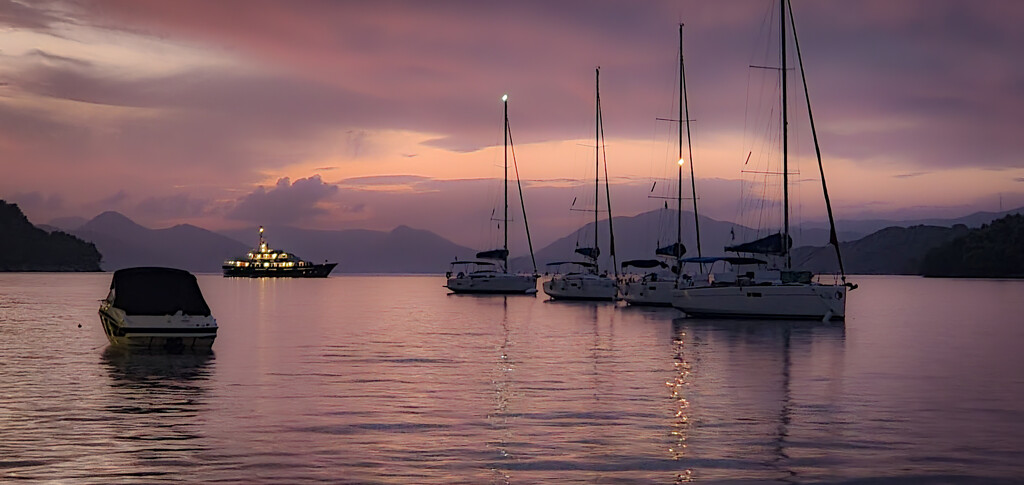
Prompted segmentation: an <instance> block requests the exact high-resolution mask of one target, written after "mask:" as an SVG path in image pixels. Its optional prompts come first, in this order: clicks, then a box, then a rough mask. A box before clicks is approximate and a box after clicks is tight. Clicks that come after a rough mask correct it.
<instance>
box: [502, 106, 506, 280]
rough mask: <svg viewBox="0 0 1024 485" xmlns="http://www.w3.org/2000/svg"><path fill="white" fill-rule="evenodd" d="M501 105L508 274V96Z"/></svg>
mask: <svg viewBox="0 0 1024 485" xmlns="http://www.w3.org/2000/svg"><path fill="white" fill-rule="evenodd" d="M501 103H502V105H504V106H505V128H504V132H505V133H504V136H505V217H504V218H502V222H503V223H504V226H505V244H504V246H502V247H503V248H504V249H505V256H504V258H503V259H504V260H505V265H504V270H505V273H508V95H505V96H502V97H501Z"/></svg>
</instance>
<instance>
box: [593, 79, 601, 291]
mask: <svg viewBox="0 0 1024 485" xmlns="http://www.w3.org/2000/svg"><path fill="white" fill-rule="evenodd" d="M594 94H595V97H596V101H595V103H594V250H595V252H596V250H597V216H598V215H599V214H598V207H599V206H598V201H599V200H601V199H600V197H601V192H600V190H599V188H600V187H601V67H600V66H598V67H597V68H596V69H595V70H594ZM595 256H596V255H595ZM594 272H595V273H597V272H599V270H598V267H597V258H596V257H595V258H594Z"/></svg>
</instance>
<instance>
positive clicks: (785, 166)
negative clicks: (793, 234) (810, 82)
mask: <svg viewBox="0 0 1024 485" xmlns="http://www.w3.org/2000/svg"><path fill="white" fill-rule="evenodd" d="M779 50H780V51H782V70H781V71H779V72H780V75H781V76H782V219H783V222H782V225H783V229H782V252H783V254H785V256H786V263H785V264H786V269H789V267H790V255H789V132H788V130H789V113H788V105H787V102H786V90H787V88H786V70H787V69H788V66H787V65H786V0H779Z"/></svg>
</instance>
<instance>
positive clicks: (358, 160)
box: [0, 0, 1024, 245]
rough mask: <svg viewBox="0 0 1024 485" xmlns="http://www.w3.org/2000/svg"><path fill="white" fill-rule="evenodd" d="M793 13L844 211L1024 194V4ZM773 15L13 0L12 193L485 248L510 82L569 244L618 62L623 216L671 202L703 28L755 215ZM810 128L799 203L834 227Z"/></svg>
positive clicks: (712, 9)
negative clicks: (658, 196)
mask: <svg viewBox="0 0 1024 485" xmlns="http://www.w3.org/2000/svg"><path fill="white" fill-rule="evenodd" d="M793 9H794V14H795V16H796V23H797V28H798V30H799V34H800V42H801V48H802V49H803V54H804V63H805V65H806V67H807V76H808V83H809V85H810V91H811V100H812V104H813V106H814V114H815V121H816V123H817V124H818V129H819V138H820V140H821V143H822V150H823V155H824V157H825V163H826V175H827V176H828V178H829V182H830V190H831V191H832V193H833V203H834V205H835V206H836V209H837V216H838V217H839V218H840V219H861V218H874V217H880V218H910V217H925V216H959V215H965V214H967V213H970V212H973V211H975V210H998V209H999V204H1000V199H1001V200H1002V204H1003V208H1004V209H1010V208H1015V207H1018V206H1022V205H1024V115H1022V113H1024V62H1021V59H1022V57H1021V55H1022V54H1021V47H1022V46H1024V29H1022V28H1021V27H1020V25H1021V23H1022V22H1024V2H1020V1H1013V0H1007V1H999V0H993V1H985V2H969V1H966V0H959V1H936V0H918V1H912V0H906V1H900V2H892V1H889V0H879V1H859V2H848V1H838V0H833V1H810V0H794V2H793ZM773 15H776V12H775V10H774V9H773V8H772V7H771V4H770V2H767V1H764V0H728V1H719V2H701V1H673V2H667V1H645V2H635V1H616V2H610V1H537V2H529V1H527V2H521V1H517V2H479V1H445V2H433V1H431V2H424V1H408V2H396V1H367V2H346V1H322V2H321V1H288V2H285V1H253V0H245V1H242V0H238V1H229V0H219V1H205V0H196V1H189V0H185V1H182V0H175V1H167V0H156V1H145V0H123V1H117V0H109V1H96V2H89V1H67V2H65V1H31V2H30V1H27V0H26V1H11V0H0V25H2V28H0V58H2V62H0V167H2V168H3V176H2V177H0V198H3V199H6V200H9V201H14V202H17V203H19V204H20V205H21V206H22V208H23V210H24V211H25V212H26V213H27V215H28V216H29V218H30V219H31V220H32V221H33V222H36V223H46V222H49V221H50V220H52V219H54V218H57V217H69V216H79V217H85V218H91V217H93V216H95V215H96V214H98V213H100V212H102V211H105V210H116V211H119V212H121V213H123V214H125V215H127V216H129V217H131V218H133V219H134V220H136V221H137V222H139V223H142V224H144V225H147V226H149V227H166V226H170V225H173V224H177V223H183V222H187V223H193V224H196V225H200V226H203V227H207V228H210V229H222V228H232V227H242V226H251V225H255V224H281V223H290V224H292V225H297V226H304V227H311V228H324V229H347V228H369V229H391V228H393V227H395V226H396V225H399V224H406V225H409V226H412V227H417V228H422V229H429V230H433V231H435V232H438V233H439V234H441V235H442V236H445V237H449V238H450V239H452V240H454V241H456V242H459V243H462V244H467V245H480V244H479V243H478V241H477V240H476V239H474V238H475V237H476V236H475V234H477V233H478V232H479V231H476V228H477V227H478V226H480V225H485V224H486V223H487V219H488V217H489V213H490V210H491V208H492V207H493V206H494V204H493V202H494V200H495V198H496V197H500V194H499V193H498V192H497V191H498V190H499V186H498V183H497V182H496V181H495V180H496V178H499V177H500V176H501V167H500V165H501V160H502V159H501V143H502V138H501V134H502V132H501V126H502V125H501V109H502V107H501V100H500V98H501V95H502V94H505V93H508V95H509V116H510V119H511V126H512V132H513V136H514V139H515V142H516V157H517V160H518V162H519V168H520V173H521V175H522V176H523V178H524V180H526V183H525V184H526V189H525V190H526V197H527V204H528V208H529V210H530V212H531V214H530V216H531V224H534V223H535V224H537V226H538V227H539V228H540V229H539V231H541V233H542V234H543V235H546V237H549V238H550V237H553V236H554V235H556V234H558V233H565V232H567V231H566V229H572V228H575V227H576V226H578V225H579V223H582V222H583V220H582V219H581V218H580V216H579V215H578V214H574V213H571V212H570V211H569V205H570V203H571V202H572V198H573V197H575V196H577V195H580V194H582V193H583V192H585V191H586V189H583V188H581V187H580V186H579V185H580V184H581V183H586V182H587V180H588V178H591V177H593V167H592V164H593V147H592V146H593V143H594V142H593V130H594V128H593V123H594V121H593V120H594V78H593V76H594V74H593V73H594V68H595V67H596V66H601V79H602V85H601V95H602V104H603V108H604V112H603V116H604V128H605V134H606V137H607V153H608V166H609V173H610V175H611V178H612V183H613V184H614V186H615V188H614V189H613V193H612V197H613V202H614V203H615V205H616V207H615V210H616V213H617V215H620V214H621V215H633V214H637V213H639V212H642V211H645V210H650V209H652V208H655V207H657V205H658V204H661V203H662V202H660V201H657V200H652V199H649V198H648V197H647V194H648V193H649V192H650V188H651V185H652V183H653V182H652V181H653V180H654V179H656V178H664V177H671V176H672V173H673V170H675V150H676V148H675V145H674V139H675V138H674V137H675V135H674V129H675V128H674V127H673V126H672V125H671V124H670V123H666V122H663V121H657V120H656V118H659V117H661V118H666V117H674V116H675V110H676V107H675V106H676V102H677V100H676V96H677V95H676V89H677V87H676V86H677V82H678V81H677V77H676V76H677V74H676V69H677V60H676V59H677V55H678V53H677V49H678V38H677V29H678V24H679V23H680V22H683V23H685V31H684V35H685V47H684V54H685V56H686V69H687V90H688V97H689V109H690V117H691V118H692V119H693V120H694V121H693V122H692V124H691V128H692V134H693V151H694V155H693V162H694V164H695V165H694V168H695V172H696V175H697V186H698V192H699V194H700V201H701V204H702V209H704V210H705V213H706V214H707V215H709V216H711V217H715V218H718V219H724V220H734V219H735V218H736V217H737V202H738V200H739V198H740V197H741V183H740V182H739V181H740V180H742V179H743V174H742V173H741V171H742V170H743V169H744V160H745V159H746V158H747V155H748V153H751V151H752V149H751V148H750V146H751V139H752V135H751V133H758V130H760V128H758V127H757V126H755V125H756V121H757V119H758V118H757V117H756V116H754V115H753V113H755V112H756V111H757V109H758V106H760V107H761V108H763V106H761V105H758V106H755V107H754V108H752V107H751V105H752V103H753V102H756V99H755V98H756V96H754V95H756V93H758V92H760V91H759V90H760V89H761V88H760V85H761V84H762V80H763V79H762V78H763V77H764V76H765V75H766V74H765V73H766V72H767V71H765V70H758V69H752V68H750V67H749V66H750V65H751V64H762V63H764V62H770V59H772V58H777V46H774V45H772V46H769V45H766V43H765V39H766V38H768V35H770V34H771V32H769V31H766V29H769V30H770V29H774V28H776V23H777V20H773V19H776V17H772V16H773ZM773 49H774V50H773ZM766 58H767V59H769V61H765V59H766ZM776 62H777V61H776ZM794 76H797V77H795V78H792V77H791V79H799V78H798V76H799V74H798V73H794ZM752 93H754V94H752ZM794 93H799V92H798V91H794ZM752 96H754V97H752ZM794 96H797V94H794ZM799 96H801V97H802V93H800V94H799ZM806 127H807V125H806V121H802V120H801V121H794V125H793V126H792V128H793V129H794V132H795V133H794V137H795V140H796V143H798V144H802V145H801V147H802V148H800V149H801V150H802V151H801V152H800V153H799V154H798V158H801V164H800V165H799V166H798V168H797V169H796V170H800V171H801V172H800V173H801V174H800V175H799V176H798V177H797V179H798V180H799V181H798V182H797V183H796V185H797V186H798V187H797V189H798V193H799V197H798V199H797V200H796V202H795V203H796V204H799V205H800V207H799V209H800V210H801V213H803V214H804V215H805V217H806V218H808V219H811V220H813V219H816V218H821V216H822V213H821V209H820V205H821V196H820V189H819V188H818V185H817V168H816V167H815V166H814V165H813V164H812V162H811V159H810V158H806V155H807V154H809V153H813V152H812V151H808V150H812V149H809V148H807V147H808V145H807V144H806V142H807V141H808V140H809V139H810V135H809V133H808V132H806V131H804V132H802V133H800V130H801V129H803V130H806ZM757 156H758V154H757V152H756V151H754V157H755V158H756V157H757ZM588 171H589V172H588ZM687 184H688V182H687ZM663 186H666V185H663ZM587 193H589V192H587ZM580 196H581V197H582V195H580ZM466 224H468V225H469V226H470V228H471V229H472V230H468V231H462V230H461V229H460V225H466ZM542 237H545V236H542Z"/></svg>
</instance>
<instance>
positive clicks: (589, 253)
mask: <svg viewBox="0 0 1024 485" xmlns="http://www.w3.org/2000/svg"><path fill="white" fill-rule="evenodd" d="M576 253H577V254H582V255H584V256H586V257H588V258H590V259H597V257H598V256H600V255H601V249H600V248H576Z"/></svg>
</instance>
